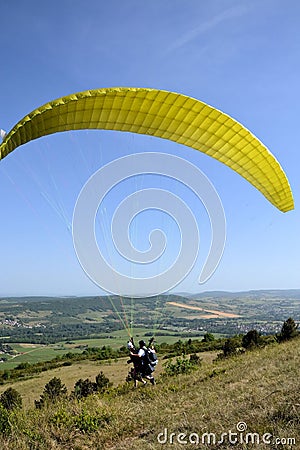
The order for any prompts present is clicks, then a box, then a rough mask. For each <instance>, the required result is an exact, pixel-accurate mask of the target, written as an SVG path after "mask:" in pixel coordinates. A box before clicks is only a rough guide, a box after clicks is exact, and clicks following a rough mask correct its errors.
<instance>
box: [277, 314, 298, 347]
mask: <svg viewBox="0 0 300 450" xmlns="http://www.w3.org/2000/svg"><path fill="white" fill-rule="evenodd" d="M296 336H299V330H298V325H296V323H295V321H294V319H292V318H291V317H289V318H288V319H287V320H286V321H285V322H284V323H283V325H282V328H281V333H280V334H279V335H278V336H277V339H278V341H279V342H284V341H289V340H290V339H293V338H294V337H296Z"/></svg>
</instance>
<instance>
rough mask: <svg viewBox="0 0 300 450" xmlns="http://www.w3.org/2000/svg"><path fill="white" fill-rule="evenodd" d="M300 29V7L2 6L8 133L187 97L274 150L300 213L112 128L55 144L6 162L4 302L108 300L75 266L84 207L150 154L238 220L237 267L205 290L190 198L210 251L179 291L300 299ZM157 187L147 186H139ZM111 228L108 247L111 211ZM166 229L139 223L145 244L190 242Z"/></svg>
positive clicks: (189, 0) (230, 266) (178, 150)
mask: <svg viewBox="0 0 300 450" xmlns="http://www.w3.org/2000/svg"><path fill="white" fill-rule="evenodd" d="M299 18H300V5H299V2H298V1H296V0H291V1H289V2H282V1H279V0H278V1H277V0H272V1H271V0H260V1H256V0H252V1H251V2H249V1H241V0H227V1H224V0H223V1H217V0H212V1H211V2H204V1H199V0H186V1H183V0H181V1H179V0H172V1H166V2H161V1H160V0H152V1H151V2H140V1H137V0H128V1H126V2H124V1H121V0H111V1H110V2H104V1H98V0H85V1H83V0H76V1H72V0H60V1H57V0H52V2H41V1H38V0H27V1H26V2H22V1H21V0H18V1H16V2H2V4H1V19H2V20H1V28H0V44H1V70H0V82H1V89H0V128H3V129H5V130H9V129H10V128H11V127H12V126H13V125H14V124H15V123H16V122H17V121H18V120H20V119H21V118H22V117H23V116H24V115H26V114H27V113H29V112H30V111H32V110H33V109H35V108H36V107H38V106H40V105H42V104H44V103H46V102H48V101H50V100H53V99H55V98H58V97H61V96H64V95H68V94H71V93H73V92H78V91H83V90H87V89H94V88H101V87H112V86H136V87H152V88H157V89H166V90H170V91H175V92H180V93H183V94H186V95H190V96H192V97H195V98H197V99H199V100H202V101H204V102H207V103H208V104H210V105H212V106H214V107H216V108H218V109H220V110H222V111H223V112H225V113H227V114H229V115H231V116H232V117H234V118H235V119H237V120H238V121H239V122H241V123H242V124H243V125H245V126H246V127H247V128H248V129H250V130H251V131H252V132H253V133H254V134H255V135H256V136H257V137H258V138H259V139H260V140H261V141H262V142H263V143H264V144H265V145H266V146H267V147H268V148H269V149H270V151H271V152H272V153H273V154H274V155H275V156H276V158H277V159H278V160H279V162H280V163H281V165H282V167H283V168H284V170H285V171H286V173H287V176H288V178H289V181H290V184H291V187H292V190H293V194H294V199H295V210H294V211H292V212H289V213H286V214H283V213H280V212H279V211H278V210H276V209H275V208H274V207H273V206H272V205H271V204H269V202H267V201H266V199H265V198H264V197H263V196H262V195H261V194H260V193H259V192H258V191H256V190H255V189H254V188H253V187H252V186H251V185H250V184H249V183H247V182H246V181H245V180H244V179H242V178H241V177H240V176H238V175H237V174H235V173H234V172H233V171H231V170H230V169H229V168H227V167H225V166H223V165H222V164H221V163H219V162H217V161H215V160H213V159H211V158H209V157H207V156H205V155H203V154H201V153H200V152H196V151H194V150H192V149H189V148H186V147H183V146H179V145H176V144H175V143H170V142H167V141H163V140H159V139H156V138H149V137H146V136H137V135H130V134H126V133H113V132H104V131H82V132H77V133H63V134H60V135H53V136H49V137H46V138H42V139H40V140H38V141H33V142H31V143H29V144H27V145H26V146H23V147H20V148H18V149H17V150H16V151H15V152H13V153H12V154H11V155H9V156H8V157H7V158H5V159H4V160H3V161H1V163H0V189H1V200H0V202H1V231H2V232H1V236H0V249H1V250H0V264H1V270H0V296H6V295H41V294H44V295H85V294H86V295H88V294H99V293H101V291H100V289H99V288H97V287H96V286H95V285H94V284H93V283H92V282H91V281H90V280H89V278H88V277H87V276H86V275H85V273H84V272H83V270H82V269H81V267H80V264H79V262H78V261H77V258H76V256H75V251H74V248H73V243H72V236H71V233H70V223H71V219H72V213H73V208H74V205H75V201H76V198H77V196H78V194H79V191H80V189H81V188H82V186H83V185H84V183H85V182H86V181H87V179H88V178H89V176H91V175H92V174H93V172H94V171H95V170H97V169H98V168H99V167H101V166H102V165H103V164H105V163H107V162H109V161H112V160H114V159H115V158H118V157H120V156H124V155H127V154H131V153H136V152H146V151H157V152H159V151H163V152H166V153H171V154H174V155H178V156H182V157H183V158H185V159H187V160H189V161H191V162H193V163H194V164H195V165H196V166H197V167H199V168H200V169H201V170H202V171H203V172H204V173H205V174H206V175H207V176H208V177H209V179H210V180H211V182H212V183H213V184H214V186H215V188H216V189H217V191H218V193H219V196H220V198H221V200H222V202H223V206H224V210H225V214H226V219H227V242H226V247H225V251H224V255H223V258H222V260H221V263H220V265H219V267H218V269H217V270H216V272H215V274H214V275H213V276H212V277H211V279H210V280H209V281H208V282H207V283H206V284H205V285H202V286H199V285H198V284H197V279H198V275H199V271H200V267H201V264H202V263H203V260H204V259H205V255H206V251H207V249H208V247H209V239H210V238H209V224H208V223H207V218H206V219H205V217H204V216H205V214H204V212H203V207H202V206H201V205H197V204H196V202H195V199H193V198H192V197H189V201H190V202H191V207H192V208H194V209H195V210H196V215H197V214H198V218H199V224H200V225H199V226H200V229H201V230H202V236H203V237H202V236H201V245H202V247H201V249H200V250H201V251H200V255H199V260H198V262H197V264H196V266H195V268H194V269H193V270H192V272H191V274H190V275H189V276H188V277H187V279H186V280H185V282H183V283H182V284H181V285H179V286H178V287H177V288H176V290H177V291H189V292H199V291H203V290H231V291H239V290H248V289H268V288H270V289H288V288H299V287H300V285H299V273H300V263H299V255H300V239H299V221H300V220H299V219H300V213H299V207H298V205H299V187H300V186H299V185H300V181H299V175H298V171H299V165H300V156H299V140H300V139H299V132H298V128H299V125H298V122H299V104H300V98H299V97H300V95H299V75H300V70H299V66H300V60H299V55H300V48H299V47H300V39H299ZM152 181H153V180H152ZM152 181H151V183H152ZM156 181H158V183H161V184H162V185H163V186H164V185H165V184H164V183H166V182H165V181H162V180H156ZM149 183H150V181H149V179H148V178H147V176H144V177H141V179H140V180H138V181H134V182H133V183H132V186H131V187H129V188H128V189H129V190H131V189H132V188H133V185H135V186H137V185H138V186H139V185H141V186H142V187H148V185H149V186H150V184H149ZM124 189H127V188H125V187H124ZM169 189H173V185H170V186H169ZM174 189H175V187H174ZM121 190H122V189H121ZM121 193H122V192H119V194H121ZM119 194H118V193H116V194H115V195H116V196H115V198H117V195H119ZM111 204H113V202H111V203H110V204H108V205H107V209H110V206H111ZM102 219H103V227H102V237H104V240H106V237H107V238H108V237H109V213H107V216H106V217H104V218H102ZM166 221H168V219H166V218H165V217H162V218H159V217H158V216H156V215H154V217H153V216H152V218H150V217H148V216H147V217H146V218H145V219H144V221H143V220H141V223H140V225H139V224H136V225H135V227H134V230H133V232H132V235H133V238H134V239H136V242H137V245H140V246H143V239H142V238H141V236H142V234H143V232H144V231H145V229H144V228H145V224H147V227H149V228H151V224H154V225H157V224H160V223H161V224H162V225H166V223H167V227H169V228H170V229H169V231H170V233H171V238H170V239H171V240H170V242H171V244H172V246H173V245H174V246H175V247H176V242H177V241H176V239H177V238H178V234H177V231H176V230H175V229H174V230H173V228H172V226H171V224H169V223H168V222H166ZM140 230H141V232H140ZM171 255H172V250H171V251H170V253H169V256H170V257H171ZM158 264H159V263H158ZM127 269H128V268H127ZM130 270H135V269H131V268H130ZM136 270H138V269H136Z"/></svg>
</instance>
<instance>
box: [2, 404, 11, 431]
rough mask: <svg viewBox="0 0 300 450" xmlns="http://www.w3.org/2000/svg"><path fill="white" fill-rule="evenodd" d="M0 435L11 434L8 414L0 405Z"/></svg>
mask: <svg viewBox="0 0 300 450" xmlns="http://www.w3.org/2000/svg"><path fill="white" fill-rule="evenodd" d="M0 433H2V434H6V435H7V434H10V433H11V425H10V421H9V413H8V411H7V409H5V408H4V407H3V406H2V405H0Z"/></svg>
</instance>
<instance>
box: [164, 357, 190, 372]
mask: <svg viewBox="0 0 300 450" xmlns="http://www.w3.org/2000/svg"><path fill="white" fill-rule="evenodd" d="M194 369H195V364H193V363H192V362H191V361H190V359H188V358H186V357H185V356H182V357H178V358H176V361H175V362H173V361H168V362H167V363H166V365H165V374H166V375H168V376H169V377H172V376H174V375H179V374H184V373H191V372H192V370H194Z"/></svg>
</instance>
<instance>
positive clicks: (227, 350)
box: [223, 339, 237, 358]
mask: <svg viewBox="0 0 300 450" xmlns="http://www.w3.org/2000/svg"><path fill="white" fill-rule="evenodd" d="M236 349H237V344H236V342H235V341H234V340H233V339H226V341H225V343H224V345H223V356H224V357H225V358H227V357H228V356H233V355H236Z"/></svg>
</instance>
